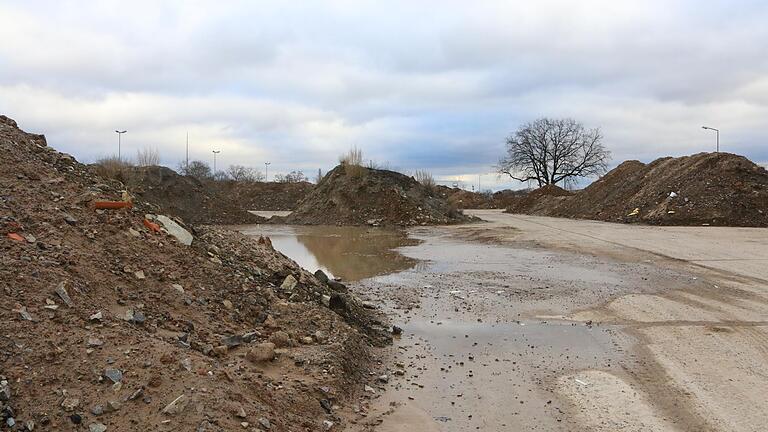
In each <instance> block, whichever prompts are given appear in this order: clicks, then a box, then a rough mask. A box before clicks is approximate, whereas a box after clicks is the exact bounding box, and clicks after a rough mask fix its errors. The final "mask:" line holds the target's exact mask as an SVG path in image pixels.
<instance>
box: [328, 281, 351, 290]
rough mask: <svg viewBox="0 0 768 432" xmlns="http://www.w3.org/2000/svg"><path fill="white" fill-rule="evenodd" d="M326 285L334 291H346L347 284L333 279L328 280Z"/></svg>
mask: <svg viewBox="0 0 768 432" xmlns="http://www.w3.org/2000/svg"><path fill="white" fill-rule="evenodd" d="M328 286H329V287H331V289H332V290H334V291H336V292H347V286H346V285H344V284H343V283H341V282H337V281H335V280H330V281H328Z"/></svg>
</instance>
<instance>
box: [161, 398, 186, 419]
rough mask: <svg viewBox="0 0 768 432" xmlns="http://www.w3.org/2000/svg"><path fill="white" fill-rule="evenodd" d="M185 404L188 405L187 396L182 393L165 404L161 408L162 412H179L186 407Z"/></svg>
mask: <svg viewBox="0 0 768 432" xmlns="http://www.w3.org/2000/svg"><path fill="white" fill-rule="evenodd" d="M187 405H189V398H188V397H187V395H184V394H182V395H181V396H179V397H177V398H176V399H174V400H173V401H172V402H171V403H169V404H168V405H166V406H165V408H163V414H167V415H178V414H181V413H182V412H184V410H185V409H186V408H187Z"/></svg>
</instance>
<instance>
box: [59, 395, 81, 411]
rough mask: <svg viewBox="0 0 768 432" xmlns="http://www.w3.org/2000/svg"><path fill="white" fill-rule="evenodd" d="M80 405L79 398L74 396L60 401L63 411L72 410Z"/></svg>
mask: <svg viewBox="0 0 768 432" xmlns="http://www.w3.org/2000/svg"><path fill="white" fill-rule="evenodd" d="M79 406H80V399H78V398H74V397H67V398H64V400H63V401H62V402H61V407H62V408H64V411H68V412H72V411H74V410H75V408H77V407H79Z"/></svg>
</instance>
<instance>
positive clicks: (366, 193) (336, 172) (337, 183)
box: [285, 165, 470, 226]
mask: <svg viewBox="0 0 768 432" xmlns="http://www.w3.org/2000/svg"><path fill="white" fill-rule="evenodd" d="M468 220H470V218H468V217H467V216H464V214H463V213H462V212H461V211H459V210H458V209H457V208H455V207H452V206H451V205H450V204H449V203H448V201H447V200H446V199H444V198H443V197H441V196H440V195H439V194H438V193H436V192H435V191H434V190H433V189H432V188H428V187H425V186H424V185H422V184H421V183H419V182H417V181H416V180H415V179H414V178H413V177H408V176H406V175H403V174H400V173H398V172H394V171H387V170H377V169H371V168H364V167H349V166H345V165H339V166H337V167H336V168H334V169H333V170H331V171H330V172H329V173H328V174H327V175H326V176H325V177H324V178H323V179H322V180H321V181H320V183H319V184H318V185H317V186H316V187H315V188H314V190H313V191H312V192H311V193H310V194H309V195H307V197H306V198H304V199H303V200H302V201H301V202H300V203H299V205H298V207H297V208H296V210H294V211H293V212H292V213H291V214H290V215H289V216H288V217H287V218H286V219H285V221H286V222H287V223H291V224H302V225H365V224H368V225H393V226H394V225H399V226H412V225H436V224H450V223H457V222H464V221H468Z"/></svg>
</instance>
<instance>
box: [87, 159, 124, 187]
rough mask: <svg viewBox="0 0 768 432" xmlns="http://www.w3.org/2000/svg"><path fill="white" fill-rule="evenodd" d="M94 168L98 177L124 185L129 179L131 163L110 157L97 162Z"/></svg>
mask: <svg viewBox="0 0 768 432" xmlns="http://www.w3.org/2000/svg"><path fill="white" fill-rule="evenodd" d="M94 166H95V169H96V173H97V174H98V175H100V176H102V177H106V178H111V179H115V180H118V181H121V182H123V183H125V182H126V181H127V180H128V179H129V178H130V174H131V168H132V167H133V163H132V162H131V161H130V160H125V159H118V158H117V156H110V157H105V158H101V159H99V160H97V161H96V163H95V164H94Z"/></svg>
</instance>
